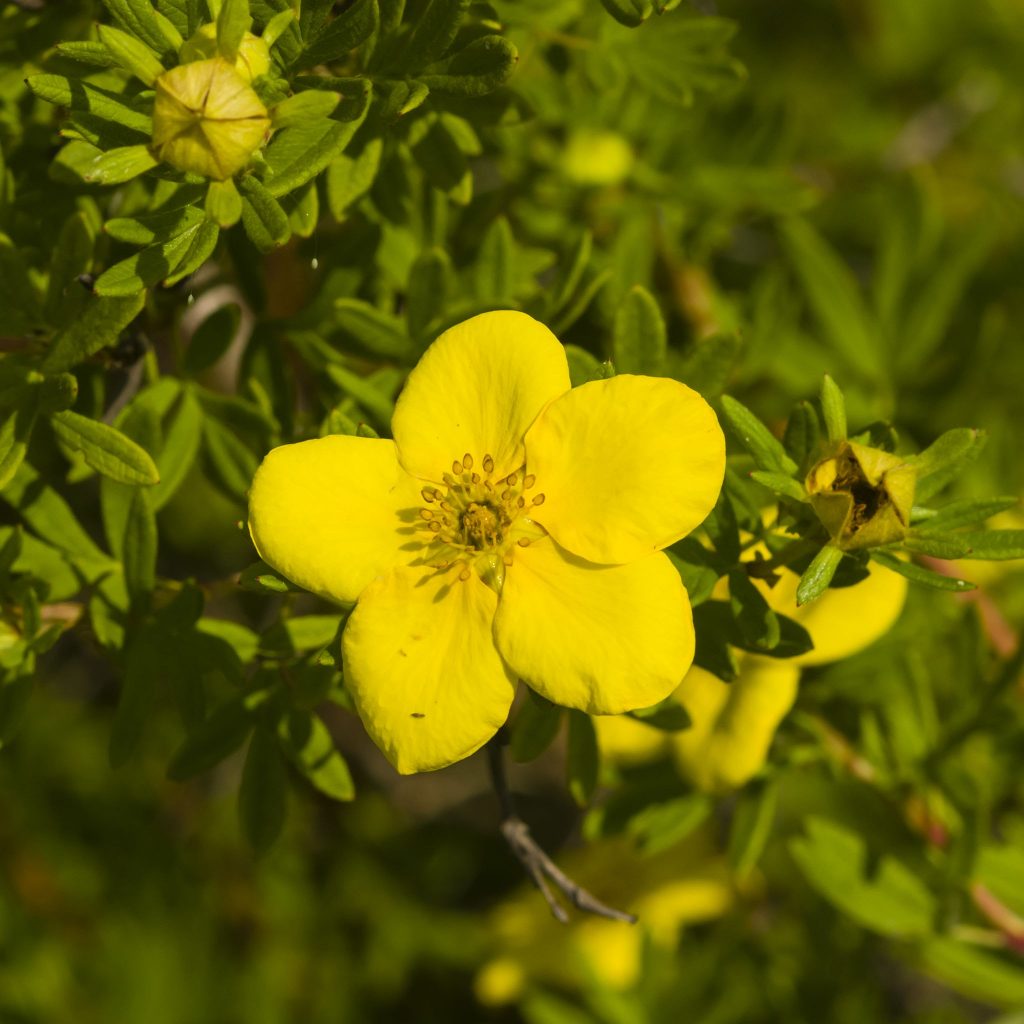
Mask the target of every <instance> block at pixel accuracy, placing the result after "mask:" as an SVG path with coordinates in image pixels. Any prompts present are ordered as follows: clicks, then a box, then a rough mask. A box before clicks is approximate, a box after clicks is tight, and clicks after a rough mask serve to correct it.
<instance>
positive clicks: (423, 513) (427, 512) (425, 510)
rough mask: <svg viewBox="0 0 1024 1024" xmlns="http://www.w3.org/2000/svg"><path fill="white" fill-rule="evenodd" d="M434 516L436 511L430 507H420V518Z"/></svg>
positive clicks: (431, 517)
mask: <svg viewBox="0 0 1024 1024" xmlns="http://www.w3.org/2000/svg"><path fill="white" fill-rule="evenodd" d="M433 518H434V513H433V512H431V511H430V509H429V508H421V509H420V519H433Z"/></svg>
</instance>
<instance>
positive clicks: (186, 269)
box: [164, 220, 220, 288]
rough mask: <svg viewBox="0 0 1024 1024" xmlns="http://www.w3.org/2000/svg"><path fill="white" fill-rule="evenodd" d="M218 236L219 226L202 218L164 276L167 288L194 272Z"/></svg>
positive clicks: (206, 256) (210, 254)
mask: <svg viewBox="0 0 1024 1024" xmlns="http://www.w3.org/2000/svg"><path fill="white" fill-rule="evenodd" d="M219 238H220V228H219V227H217V225H216V224H214V222H213V221H212V220H204V221H203V222H202V224H200V225H199V227H198V229H197V230H196V232H195V234H194V235H193V236H192V238H191V239H190V241H189V244H188V247H187V248H186V249H185V251H184V253H183V254H182V255H181V258H180V259H179V260H178V262H177V263H176V264H175V266H174V268H173V270H172V271H171V273H169V274H168V275H167V276H166V277H165V278H164V285H166V286H167V287H168V288H169V287H170V286H171V285H175V284H177V283H178V282H179V281H181V280H183V279H184V278H186V277H188V275H189V274H194V273H195V272H196V271H197V270H198V269H199V268H200V267H201V266H202V265H203V264H204V263H205V262H206V261H207V260H208V259H209V258H210V257H211V256H212V255H213V250H214V249H216V248H217V240H218V239H219Z"/></svg>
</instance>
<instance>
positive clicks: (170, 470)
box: [149, 387, 203, 512]
mask: <svg viewBox="0 0 1024 1024" xmlns="http://www.w3.org/2000/svg"><path fill="white" fill-rule="evenodd" d="M202 433H203V410H202V407H201V406H200V404H199V402H198V401H197V400H196V397H195V395H194V394H193V393H192V391H191V389H190V388H188V387H185V388H183V389H182V392H181V398H180V400H179V402H178V406H177V408H176V409H175V410H174V412H173V414H172V416H171V420H170V424H169V426H168V427H167V429H166V430H165V431H164V441H163V445H162V447H161V448H160V454H159V455H158V456H157V458H156V467H157V472H158V473H159V474H160V480H159V482H158V483H157V484H156V485H154V487H153V489H152V490H151V491H150V493H149V500H150V503H151V505H152V507H153V511H154V512H159V511H160V509H162V508H163V507H164V505H166V504H167V502H168V501H170V500H171V498H173V497H174V495H175V494H176V493H177V490H178V488H179V487H180V486H181V485H182V483H183V482H184V480H185V477H186V476H187V475H188V472H189V470H190V469H191V468H192V466H193V463H194V462H195V459H196V455H197V454H198V452H199V442H200V440H201V439H202Z"/></svg>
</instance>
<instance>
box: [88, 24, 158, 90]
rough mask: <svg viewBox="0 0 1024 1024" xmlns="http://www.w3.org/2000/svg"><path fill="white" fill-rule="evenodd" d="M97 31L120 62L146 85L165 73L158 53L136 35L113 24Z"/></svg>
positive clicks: (103, 26)
mask: <svg viewBox="0 0 1024 1024" xmlns="http://www.w3.org/2000/svg"><path fill="white" fill-rule="evenodd" d="M96 31H97V33H98V34H99V37H100V42H101V43H103V45H104V46H105V47H106V48H107V49H108V50H109V51H110V52H111V54H112V55H113V56H114V58H115V59H116V60H117V62H118V64H120V65H121V67H123V68H124V69H125V71H128V72H129V73H130V74H133V75H134V76H135V77H136V78H138V79H139V81H141V82H142V83H144V84H145V85H152V84H153V83H154V82H155V81H156V80H157V78H158V77H159V76H160V75H162V74H163V73H164V66H163V64H161V63H160V60H159V59H158V57H157V55H156V54H155V53H154V52H153V51H152V50H151V49H150V48H149V47H148V46H146V44H145V43H143V42H140V41H139V40H138V39H136V38H135V37H134V36H131V35H129V34H128V33H127V32H122V31H121V30H120V29H119V28H114V27H112V26H111V25H100V26H99V27H98V28H97V30H96Z"/></svg>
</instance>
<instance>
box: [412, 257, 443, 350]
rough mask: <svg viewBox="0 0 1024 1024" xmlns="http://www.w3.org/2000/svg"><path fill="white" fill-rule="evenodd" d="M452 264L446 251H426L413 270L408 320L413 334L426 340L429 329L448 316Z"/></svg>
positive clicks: (415, 263)
mask: <svg viewBox="0 0 1024 1024" xmlns="http://www.w3.org/2000/svg"><path fill="white" fill-rule="evenodd" d="M451 274H452V267H451V260H449V258H448V254H447V253H446V252H445V251H444V249H439V248H433V249H426V250H425V251H423V252H421V253H420V254H419V256H417V257H416V261H415V262H414V263H413V265H412V267H411V268H410V270H409V286H408V289H407V291H406V297H405V319H406V323H407V324H408V325H409V334H410V336H411V337H413V338H415V339H417V340H423V336H424V335H425V333H426V331H427V329H428V328H429V327H430V326H431V324H434V323H435V322H436V321H437V320H438V319H439V318H440V317H441V314H442V313H443V312H444V309H445V305H446V303H447V301H448V292H449V283H450V281H451Z"/></svg>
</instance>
